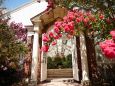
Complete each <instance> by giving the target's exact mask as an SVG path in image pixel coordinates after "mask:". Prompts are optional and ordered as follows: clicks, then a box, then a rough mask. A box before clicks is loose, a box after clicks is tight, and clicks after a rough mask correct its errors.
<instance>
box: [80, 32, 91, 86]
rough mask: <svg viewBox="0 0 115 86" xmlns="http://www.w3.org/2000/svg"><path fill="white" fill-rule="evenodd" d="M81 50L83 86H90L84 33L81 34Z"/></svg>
mask: <svg viewBox="0 0 115 86" xmlns="http://www.w3.org/2000/svg"><path fill="white" fill-rule="evenodd" d="M89 46H90V45H89ZM80 50H81V63H82V84H83V86H84V85H85V86H89V85H90V84H89V81H90V80H89V71H88V61H87V49H86V43H85V37H84V33H83V32H81V33H80Z"/></svg>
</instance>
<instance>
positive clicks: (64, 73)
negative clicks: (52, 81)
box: [47, 69, 73, 78]
mask: <svg viewBox="0 0 115 86" xmlns="http://www.w3.org/2000/svg"><path fill="white" fill-rule="evenodd" d="M47 76H48V78H72V77H73V71H72V69H48V71H47Z"/></svg>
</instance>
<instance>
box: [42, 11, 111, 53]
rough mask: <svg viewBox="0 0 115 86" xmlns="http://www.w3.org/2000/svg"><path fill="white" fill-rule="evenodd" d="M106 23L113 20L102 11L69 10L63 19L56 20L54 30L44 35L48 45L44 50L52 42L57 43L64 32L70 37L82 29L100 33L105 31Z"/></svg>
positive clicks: (91, 32)
mask: <svg viewBox="0 0 115 86" xmlns="http://www.w3.org/2000/svg"><path fill="white" fill-rule="evenodd" d="M106 23H107V24H110V23H111V21H110V19H109V18H107V19H106V18H105V16H104V15H103V13H101V12H100V13H97V14H93V13H92V12H90V11H88V12H87V11H82V10H72V11H68V13H67V15H66V16H65V17H64V18H63V19H62V21H57V22H55V24H54V29H53V32H49V33H47V34H45V35H44V37H43V41H44V42H45V43H44V45H45V46H46V47H44V48H46V49H43V50H44V51H45V52H47V51H48V48H49V47H47V46H49V45H50V43H52V45H55V44H56V41H55V40H57V39H59V38H61V37H62V36H63V35H62V34H63V33H64V34H66V36H67V38H69V39H70V38H72V37H73V36H75V35H79V32H80V31H82V32H84V33H86V35H94V34H93V33H94V32H95V31H99V32H100V33H101V32H104V30H105V29H106V25H105V24H106ZM99 35H101V34H99ZM52 41H53V42H52Z"/></svg>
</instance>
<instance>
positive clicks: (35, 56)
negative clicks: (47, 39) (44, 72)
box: [31, 24, 39, 84]
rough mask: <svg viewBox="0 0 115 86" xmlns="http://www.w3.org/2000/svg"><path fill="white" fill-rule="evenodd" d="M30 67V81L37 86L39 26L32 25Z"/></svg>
mask: <svg viewBox="0 0 115 86" xmlns="http://www.w3.org/2000/svg"><path fill="white" fill-rule="evenodd" d="M34 31H35V32H34V37H33V51H32V65H31V81H32V82H35V83H36V84H37V80H38V67H39V65H38V57H39V33H38V32H39V26H38V24H35V25H34Z"/></svg>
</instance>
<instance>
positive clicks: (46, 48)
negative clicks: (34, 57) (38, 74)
mask: <svg viewBox="0 0 115 86" xmlns="http://www.w3.org/2000/svg"><path fill="white" fill-rule="evenodd" d="M48 49H49V46H48V45H44V46H43V47H42V49H41V50H42V51H43V52H48Z"/></svg>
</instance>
